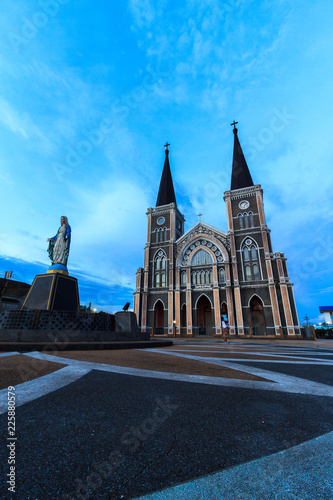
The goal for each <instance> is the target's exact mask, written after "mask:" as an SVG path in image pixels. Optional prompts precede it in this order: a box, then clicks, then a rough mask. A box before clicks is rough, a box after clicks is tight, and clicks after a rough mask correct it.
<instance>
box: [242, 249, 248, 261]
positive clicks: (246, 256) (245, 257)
mask: <svg viewBox="0 0 333 500" xmlns="http://www.w3.org/2000/svg"><path fill="white" fill-rule="evenodd" d="M243 259H244V260H250V252H249V249H248V247H244V250H243Z"/></svg>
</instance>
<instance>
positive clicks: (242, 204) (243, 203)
mask: <svg viewBox="0 0 333 500" xmlns="http://www.w3.org/2000/svg"><path fill="white" fill-rule="evenodd" d="M238 206H239V208H241V209H242V210H245V209H246V208H249V206H250V203H249V202H248V201H247V200H243V201H240V202H239V203H238Z"/></svg>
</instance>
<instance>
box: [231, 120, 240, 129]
mask: <svg viewBox="0 0 333 500" xmlns="http://www.w3.org/2000/svg"><path fill="white" fill-rule="evenodd" d="M237 123H238V122H235V120H234V121H233V123H230V126H231V127H232V126H234V128H236V125H237Z"/></svg>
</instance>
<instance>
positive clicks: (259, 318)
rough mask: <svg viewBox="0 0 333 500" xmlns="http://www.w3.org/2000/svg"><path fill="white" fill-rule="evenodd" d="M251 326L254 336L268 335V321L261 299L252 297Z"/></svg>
mask: <svg viewBox="0 0 333 500" xmlns="http://www.w3.org/2000/svg"><path fill="white" fill-rule="evenodd" d="M250 310H251V326H252V334H253V335H266V321H265V313H264V307H263V303H262V302H261V300H260V299H259V297H252V299H251V302H250Z"/></svg>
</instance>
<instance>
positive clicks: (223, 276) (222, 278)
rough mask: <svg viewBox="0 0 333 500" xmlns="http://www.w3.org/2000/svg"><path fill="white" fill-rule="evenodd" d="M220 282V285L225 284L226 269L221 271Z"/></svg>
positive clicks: (222, 268)
mask: <svg viewBox="0 0 333 500" xmlns="http://www.w3.org/2000/svg"><path fill="white" fill-rule="evenodd" d="M219 282H220V283H224V282H225V269H224V267H221V269H219Z"/></svg>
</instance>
